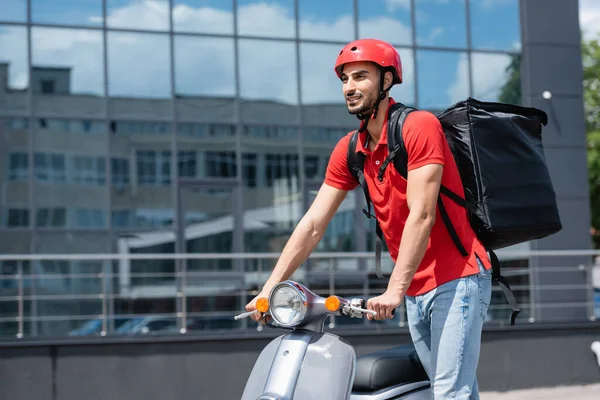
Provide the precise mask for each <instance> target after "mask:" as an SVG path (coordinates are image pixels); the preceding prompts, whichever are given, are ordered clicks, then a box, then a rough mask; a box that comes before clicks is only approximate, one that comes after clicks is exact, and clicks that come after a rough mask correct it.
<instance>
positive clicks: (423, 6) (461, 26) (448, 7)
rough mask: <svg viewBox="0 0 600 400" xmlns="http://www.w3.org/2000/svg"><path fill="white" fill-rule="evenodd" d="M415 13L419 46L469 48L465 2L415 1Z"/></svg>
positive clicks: (459, 0)
mask: <svg viewBox="0 0 600 400" xmlns="http://www.w3.org/2000/svg"><path fill="white" fill-rule="evenodd" d="M415 12H416V16H417V17H416V19H417V21H416V23H417V45H421V46H438V47H455V48H456V47H459V48H464V47H466V46H467V15H466V6H465V0H452V1H438V0H415ZM440 64H441V63H440Z"/></svg>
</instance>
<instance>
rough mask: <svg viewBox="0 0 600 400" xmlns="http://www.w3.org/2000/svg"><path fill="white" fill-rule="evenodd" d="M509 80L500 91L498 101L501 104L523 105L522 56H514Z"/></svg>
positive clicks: (510, 65)
mask: <svg viewBox="0 0 600 400" xmlns="http://www.w3.org/2000/svg"><path fill="white" fill-rule="evenodd" d="M506 72H507V74H508V79H507V81H506V84H505V85H504V86H503V87H502V90H500V95H499V96H498V101H499V102H501V103H509V104H521V54H514V55H513V56H512V60H511V62H510V64H509V65H508V67H506Z"/></svg>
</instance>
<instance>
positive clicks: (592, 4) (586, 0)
mask: <svg viewBox="0 0 600 400" xmlns="http://www.w3.org/2000/svg"><path fill="white" fill-rule="evenodd" d="M579 23H580V25H581V29H582V31H583V37H584V39H586V40H590V39H595V38H596V39H599V40H600V37H599V35H600V1H598V0H579Z"/></svg>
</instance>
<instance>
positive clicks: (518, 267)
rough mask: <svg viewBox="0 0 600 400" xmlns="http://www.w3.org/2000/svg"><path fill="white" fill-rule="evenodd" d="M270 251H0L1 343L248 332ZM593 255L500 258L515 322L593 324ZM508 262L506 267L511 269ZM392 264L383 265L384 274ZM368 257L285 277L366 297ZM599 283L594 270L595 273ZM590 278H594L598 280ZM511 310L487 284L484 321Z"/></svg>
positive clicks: (332, 260)
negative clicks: (248, 308)
mask: <svg viewBox="0 0 600 400" xmlns="http://www.w3.org/2000/svg"><path fill="white" fill-rule="evenodd" d="M278 257H279V254H278V253H257V254H252V253H246V254H221V253H218V254H17V255H0V263H1V265H2V272H3V275H0V310H1V311H0V337H2V338H3V339H6V338H11V337H12V338H17V339H21V338H24V337H28V338H29V337H46V338H47V337H57V336H81V335H86V336H89V335H99V336H106V335H133V334H161V335H162V334H186V333H190V332H194V333H206V332H208V333H212V334H214V333H219V334H222V333H225V332H226V333H227V334H233V335H235V334H247V333H248V332H249V331H256V330H260V329H261V326H260V325H257V324H256V323H254V322H253V321H251V320H249V319H246V320H242V321H234V319H233V316H234V315H236V314H238V313H241V312H243V311H244V306H245V304H247V302H248V301H250V300H251V299H252V298H253V297H254V296H256V295H257V294H258V291H259V289H260V288H261V287H262V284H263V283H264V282H265V281H266V279H267V278H268V276H269V273H270V271H271V268H272V266H273V265H274V263H275V262H276V261H277V259H278ZM595 257H599V258H600V251H591V250H590V251H576V250H573V251H519V252H516V251H514V252H510V251H508V252H504V253H502V258H503V259H508V260H513V262H512V263H511V262H506V263H505V265H504V267H503V275H504V276H506V277H507V279H508V280H509V282H510V284H511V288H512V289H513V291H514V293H515V295H516V297H517V300H518V302H519V305H520V307H521V309H522V312H521V314H520V316H519V318H518V321H519V322H518V323H520V324H523V323H524V322H525V323H528V324H534V323H538V322H547V321H557V320H562V321H572V322H580V321H593V320H595V319H596V318H599V317H600V287H596V288H594V284H593V279H594V276H593V275H594V268H596V270H598V269H600V266H598V265H596V266H595V264H597V263H595V261H594V258H595ZM511 264H512V265H511ZM392 268H393V264H392V263H391V262H388V263H387V264H386V263H384V265H383V271H384V273H387V274H389V273H390V272H391V270H392ZM374 271H375V268H374V262H373V254H372V253H318V252H315V253H313V254H312V255H311V257H310V258H309V260H308V262H307V263H306V264H305V265H303V266H302V267H301V268H299V269H298V271H296V273H295V274H294V275H293V276H292V279H295V280H297V281H300V282H302V283H304V284H306V285H307V286H308V287H309V288H311V290H313V291H314V292H316V293H317V294H320V295H323V296H328V295H330V294H337V295H340V296H346V297H356V296H361V297H364V298H368V297H370V296H375V295H379V294H381V293H382V292H383V291H384V290H385V287H386V285H387V279H379V278H377V277H376V276H375V274H374ZM598 277H600V274H599V276H598ZM596 279H598V278H596ZM509 315H510V307H509V306H508V304H507V303H506V301H505V299H504V297H503V295H502V292H501V290H500V288H499V287H498V286H497V285H494V287H493V295H492V303H491V305H490V308H489V311H488V316H487V320H486V323H487V324H497V325H505V324H508V320H509ZM405 326H406V312H405V309H404V306H403V305H402V306H401V309H400V312H398V313H396V317H395V318H394V319H393V320H386V321H378V322H373V321H367V320H352V321H348V319H343V318H333V317H332V318H330V320H329V324H328V326H327V329H344V328H352V329H370V330H373V329H376V330H385V329H395V328H399V327H405Z"/></svg>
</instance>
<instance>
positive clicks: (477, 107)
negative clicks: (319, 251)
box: [348, 97, 562, 325]
mask: <svg viewBox="0 0 600 400" xmlns="http://www.w3.org/2000/svg"><path fill="white" fill-rule="evenodd" d="M414 110H416V109H415V108H412V107H407V106H405V105H403V104H401V103H395V104H394V105H392V106H391V107H390V110H389V116H388V135H387V137H388V150H389V155H388V157H387V158H386V160H385V161H384V162H383V163H382V165H381V167H380V169H379V174H378V179H379V180H380V181H381V180H382V179H383V174H384V171H385V169H386V168H387V166H388V164H389V163H390V162H391V163H393V165H394V167H395V168H396V169H397V171H398V172H399V173H400V174H401V175H402V176H403V177H404V178H405V179H406V178H407V161H408V155H407V152H406V148H405V146H404V140H403V136H402V133H401V132H402V126H403V123H404V120H405V118H406V116H407V115H408V114H409V113H410V112H412V111H414ZM437 118H438V119H439V121H440V122H441V125H442V128H443V130H444V134H445V137H446V140H447V141H448V144H449V147H450V150H451V152H452V154H453V156H454V160H455V162H456V164H457V167H458V171H459V173H460V176H461V180H462V183H463V187H464V193H461V194H459V193H454V192H452V191H451V190H449V189H448V188H446V187H444V186H443V185H442V186H441V188H440V194H439V195H438V209H439V212H440V216H441V218H442V220H443V222H444V224H445V226H446V228H447V230H448V233H449V235H450V237H451V238H452V241H453V242H454V244H455V245H456V247H457V249H458V250H459V251H460V252H461V254H462V255H463V256H465V257H466V256H467V255H468V253H467V251H466V250H465V248H464V246H463V245H462V244H461V242H460V239H459V237H458V235H457V233H456V231H455V229H454V227H453V225H452V222H451V221H450V218H449V217H448V214H447V212H446V209H445V207H444V204H443V203H442V198H441V196H442V195H444V196H446V197H448V198H449V199H452V200H453V201H454V202H456V203H457V204H459V205H461V206H462V207H464V208H466V209H467V210H468V216H469V221H470V224H471V227H472V228H473V230H474V231H475V233H476V235H477V237H478V238H479V239H480V240H481V242H482V243H483V245H484V246H485V248H486V250H487V252H488V254H489V255H490V259H491V261H492V278H493V281H494V282H496V283H498V284H499V285H500V287H501V288H502V291H503V292H504V295H505V296H506V299H507V301H508V303H509V304H510V306H511V308H512V310H513V312H512V315H511V325H514V323H515V318H516V317H517V314H518V313H519V312H520V309H519V307H518V305H517V302H516V299H515V297H514V295H513V293H512V291H511V289H510V286H509V285H508V282H507V281H506V279H505V278H504V277H503V276H502V275H501V274H500V262H499V260H498V257H497V256H496V254H495V253H494V250H497V249H501V248H504V247H507V246H512V245H515V244H519V243H523V242H527V241H530V240H535V239H540V238H544V237H546V236H549V235H551V234H554V233H556V232H558V231H560V230H561V229H562V223H561V220H560V215H559V212H558V205H557V201H556V194H555V191H554V187H553V184H552V180H551V178H550V173H549V171H548V166H547V164H546V158H545V155H544V148H543V145H542V125H546V124H547V123H548V117H547V115H546V113H545V112H544V111H542V110H539V109H536V108H529V107H522V106H517V105H512V104H506V103H498V102H482V101H478V100H476V99H474V98H472V97H469V98H468V99H467V100H464V101H461V102H458V103H456V104H454V105H453V106H451V107H450V108H448V109H446V110H445V111H442V112H441V113H439V114H438V115H437ZM358 134H359V132H358V131H356V132H354V133H353V135H352V137H351V140H350V144H349V146H348V168H349V169H350V172H351V173H352V175H353V176H354V178H355V179H356V181H357V182H358V183H359V184H360V186H361V187H362V189H363V191H364V194H365V199H366V203H367V210H363V212H364V213H365V215H366V216H367V217H368V218H375V216H374V215H373V214H371V200H370V198H369V190H368V187H367V185H366V183H365V178H364V175H363V167H364V161H365V156H364V154H363V153H361V152H356V141H357V140H358V136H359V135H358ZM375 221H377V219H376V218H375ZM376 233H377V239H376V246H375V251H376V268H377V274H378V276H380V277H381V241H382V240H383V236H382V232H381V228H380V226H379V223H377V224H376Z"/></svg>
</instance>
